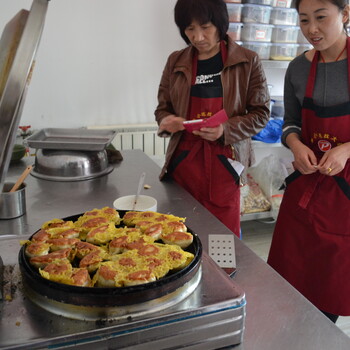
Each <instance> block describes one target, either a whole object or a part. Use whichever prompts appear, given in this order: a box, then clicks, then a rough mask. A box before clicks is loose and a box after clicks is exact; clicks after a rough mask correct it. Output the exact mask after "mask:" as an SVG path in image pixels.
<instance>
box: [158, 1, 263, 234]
mask: <svg viewBox="0 0 350 350" xmlns="http://www.w3.org/2000/svg"><path fill="white" fill-rule="evenodd" d="M175 23H176V24H177V26H178V28H179V31H180V35H181V36H182V38H183V39H184V40H185V42H186V43H187V44H188V47H186V48H185V49H183V50H180V51H176V52H173V53H172V54H171V55H170V56H169V58H168V60H167V63H166V65H165V68H164V71H163V74H162V78H161V81H160V85H159V91H158V106H157V108H156V111H155V116H156V121H157V122H158V125H159V135H161V136H164V135H166V136H169V135H170V136H171V139H170V142H169V145H168V149H167V153H166V159H165V164H164V167H163V169H162V172H161V174H160V179H164V178H166V177H167V176H170V177H171V178H173V179H174V180H175V181H176V182H177V183H179V184H180V185H181V186H182V187H184V188H185V189H186V190H187V191H188V192H190V193H191V194H192V195H193V196H194V197H195V198H196V199H197V200H198V201H199V202H200V203H202V204H203V205H204V206H205V207H206V208H207V209H208V210H209V211H210V212H212V213H213V214H214V215H215V216H216V217H217V218H218V219H219V220H221V221H222V222H223V223H224V224H225V225H226V226H227V227H228V228H230V229H231V230H232V231H233V233H235V234H236V235H237V236H239V235H240V190H239V187H240V184H241V181H240V175H241V174H240V170H239V167H237V166H236V165H237V163H234V162H233V160H235V161H237V162H240V163H241V164H243V166H244V167H245V168H247V167H248V166H250V165H251V164H252V163H253V162H254V155H253V151H252V147H251V136H253V135H256V134H257V133H258V132H259V131H260V130H262V129H263V128H264V126H265V125H266V123H267V122H268V119H269V102H270V96H269V94H268V89H267V83H266V77H265V74H264V71H263V68H262V65H261V62H260V60H259V57H258V55H257V54H256V53H255V52H253V51H250V50H248V49H245V48H242V47H241V46H239V45H238V44H236V43H235V42H234V41H233V40H232V39H231V38H230V37H229V36H228V35H227V30H228V25H229V20H228V13H227V8H226V3H225V2H224V1H223V0H178V1H177V3H176V5H175ZM222 109H224V110H225V112H226V114H227V116H228V120H227V121H226V122H224V123H222V124H220V125H218V126H216V127H202V128H201V129H200V130H196V131H193V132H188V131H187V130H186V129H185V127H184V124H183V122H184V121H186V120H195V119H206V118H208V117H210V116H212V115H214V114H215V113H217V112H218V111H220V110H222ZM233 166H234V167H233Z"/></svg>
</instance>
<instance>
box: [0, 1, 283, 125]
mask: <svg viewBox="0 0 350 350" xmlns="http://www.w3.org/2000/svg"><path fill="white" fill-rule="evenodd" d="M175 2H176V0H51V1H50V2H49V8H48V13H47V16H46V22H45V27H44V32H43V35H42V39H41V43H40V46H39V49H38V53H37V57H36V66H35V70H34V74H33V78H32V81H31V84H30V86H29V90H28V94H27V97H26V101H25V104H24V109H23V113H22V118H21V123H20V124H21V125H31V126H32V128H33V129H41V128H45V127H81V126H87V125H89V126H91V125H111V124H140V123H152V122H153V121H154V115H153V112H154V109H155V107H156V105H157V90H158V84H159V80H160V77H161V73H162V70H163V68H164V65H165V62H166V59H167V57H168V55H169V54H170V53H171V52H172V51H174V50H177V49H180V48H182V47H184V46H185V42H184V41H183V40H182V38H181V37H180V35H179V33H178V29H177V27H176V25H175V23H174V19H173V8H174V5H175ZM31 5H32V0H0V31H1V32H2V31H3V28H4V27H5V24H6V23H7V22H8V21H9V20H10V19H11V18H12V17H13V16H14V15H15V14H16V13H17V12H18V11H19V10H21V9H22V8H24V9H28V10H29V9H30V7H31ZM267 77H268V82H269V83H271V84H272V85H273V86H274V87H273V91H272V94H273V95H280V94H281V86H282V85H283V77H284V71H282V72H281V71H280V70H279V71H278V70H277V71H276V72H275V73H274V72H267Z"/></svg>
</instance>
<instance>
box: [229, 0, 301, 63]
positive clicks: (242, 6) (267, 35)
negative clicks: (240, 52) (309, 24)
mask: <svg viewBox="0 0 350 350" xmlns="http://www.w3.org/2000/svg"><path fill="white" fill-rule="evenodd" d="M225 1H226V3H227V9H228V12H229V18H230V28H229V35H230V36H231V37H232V38H234V40H241V41H242V46H243V47H246V48H248V49H250V50H253V51H255V52H257V53H258V55H259V57H260V59H262V60H269V59H270V60H292V59H293V58H294V57H295V56H296V55H297V49H298V47H299V44H298V35H299V32H300V29H299V26H298V13H297V10H296V9H295V8H291V3H292V0H243V1H242V3H240V2H239V3H238V4H237V1H235V2H236V4H232V1H229V0H225ZM234 7H235V11H236V12H235V13H234ZM238 12H239V15H238ZM239 16H240V21H238V18H239ZM233 23H234V24H233ZM238 23H239V24H238Z"/></svg>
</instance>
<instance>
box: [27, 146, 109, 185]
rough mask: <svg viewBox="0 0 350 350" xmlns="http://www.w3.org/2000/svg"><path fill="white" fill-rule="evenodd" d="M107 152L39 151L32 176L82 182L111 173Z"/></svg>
mask: <svg viewBox="0 0 350 350" xmlns="http://www.w3.org/2000/svg"><path fill="white" fill-rule="evenodd" d="M112 170H113V166H112V165H110V164H108V157H107V152H106V150H103V151H78V150H71V151H70V150H53V149H38V150H37V152H36V157H35V165H34V170H33V171H32V173H31V174H32V175H33V176H35V177H38V178H41V179H44V180H51V181H81V180H87V179H91V178H95V177H98V176H102V175H105V174H108V173H110V172H111V171H112Z"/></svg>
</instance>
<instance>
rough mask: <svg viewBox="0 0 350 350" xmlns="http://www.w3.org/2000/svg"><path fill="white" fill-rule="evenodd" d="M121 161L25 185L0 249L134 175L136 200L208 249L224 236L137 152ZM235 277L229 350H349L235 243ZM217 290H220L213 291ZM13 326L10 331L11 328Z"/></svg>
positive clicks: (105, 196)
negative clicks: (180, 221) (73, 178)
mask: <svg viewBox="0 0 350 350" xmlns="http://www.w3.org/2000/svg"><path fill="white" fill-rule="evenodd" d="M123 157H124V160H123V161H122V162H121V163H120V164H117V165H116V167H115V169H114V170H113V172H112V173H110V174H109V175H106V176H103V177H100V178H96V179H93V180H87V181H82V182H68V183H67V182H66V183H60V182H51V181H45V180H39V179H36V178H34V177H32V176H29V177H28V178H27V179H26V184H27V188H26V198H27V214H25V215H24V216H22V217H20V218H18V219H12V220H0V244H1V243H2V242H4V241H5V240H6V239H7V238H8V236H7V235H21V236H22V237H23V238H24V237H26V236H28V235H30V234H32V233H33V232H34V231H35V230H37V229H38V227H39V226H40V225H41V224H42V223H43V222H44V221H46V220H50V219H52V218H55V217H57V218H62V217H65V216H70V215H72V214H75V213H76V214H78V213H82V212H84V211H86V210H90V209H92V208H99V207H103V206H106V205H109V206H112V203H113V200H114V199H115V198H117V197H119V196H123V195H127V194H133V193H134V192H135V191H136V189H137V183H138V179H139V177H140V174H141V173H142V172H143V171H145V172H146V180H145V183H147V184H148V185H150V186H151V188H150V189H148V190H144V191H143V194H147V195H151V196H154V197H155V198H157V200H158V211H159V212H164V213H166V212H171V213H174V214H176V215H178V216H185V217H187V220H186V224H187V225H188V226H189V227H191V229H192V230H194V231H195V232H196V233H197V234H198V235H199V237H200V238H201V241H202V244H203V247H204V249H205V250H208V236H209V235H212V234H229V233H230V231H229V230H228V229H227V228H226V227H225V226H224V225H222V224H221V223H220V222H219V221H218V220H217V219H216V218H215V217H214V216H213V215H211V214H210V213H209V212H208V211H207V210H206V209H205V208H204V207H203V206H201V205H200V204H199V203H198V202H197V201H196V200H194V199H193V198H192V197H191V196H190V195H189V194H188V193H186V192H185V191H184V190H182V189H181V188H179V187H178V186H177V185H176V184H175V183H173V182H160V181H159V180H158V174H159V172H160V169H159V167H158V166H157V165H156V164H155V163H154V162H153V161H152V160H150V159H149V158H148V157H147V156H146V155H144V154H143V153H142V152H141V151H124V152H123ZM31 161H33V159H31V158H27V159H25V161H22V162H20V163H18V164H16V165H12V166H11V167H10V170H9V173H8V178H7V180H8V181H15V180H16V179H17V177H18V176H19V174H20V173H21V172H22V171H23V170H24V169H25V167H26V165H27V164H28V162H31ZM235 250H236V263H237V272H236V274H235V276H234V278H233V279H234V281H235V282H236V283H237V284H238V285H239V286H240V287H241V288H242V289H243V290H244V292H245V294H246V300H247V305H246V313H247V314H246V321H245V333H244V341H243V343H242V344H241V345H238V346H237V347H235V349H239V350H240V349H242V350H243V349H244V350H256V349H259V350H265V349H266V350H275V349H276V350H281V349H283V350H289V349H300V350H301V349H302V350H310V349H317V350H320V349H325V350H328V349H337V350H338V349H350V338H348V337H347V336H346V335H345V334H344V333H343V332H342V331H341V330H339V329H338V328H337V327H336V326H335V325H334V324H332V323H331V322H330V321H329V320H328V319H327V318H326V317H325V316H323V315H322V314H321V313H320V312H318V310H317V309H316V308H315V307H313V305H311V304H310V303H309V302H308V301H307V300H306V299H305V298H304V297H303V296H301V295H300V294H299V293H298V292H297V291H296V290H295V289H294V288H292V287H291V286H290V285H289V284H288V283H287V282H286V281H284V280H283V279H282V278H281V277H280V276H279V275H278V274H277V273H275V272H274V271H273V270H272V269H271V268H270V267H269V266H268V265H267V264H266V263H265V262H264V261H263V260H262V259H260V258H259V257H258V256H257V255H256V254H255V253H253V252H252V251H251V250H250V249H249V248H248V247H246V246H245V245H244V244H243V243H242V242H241V241H240V240H239V239H238V238H236V237H235ZM217 288H221V286H220V285H219V286H217ZM14 327H16V326H15V325H14Z"/></svg>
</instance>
